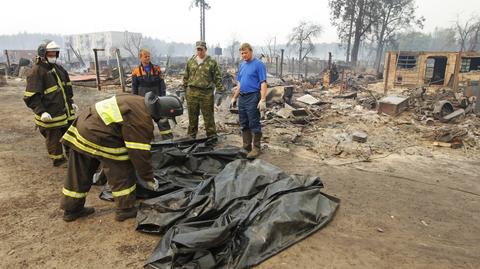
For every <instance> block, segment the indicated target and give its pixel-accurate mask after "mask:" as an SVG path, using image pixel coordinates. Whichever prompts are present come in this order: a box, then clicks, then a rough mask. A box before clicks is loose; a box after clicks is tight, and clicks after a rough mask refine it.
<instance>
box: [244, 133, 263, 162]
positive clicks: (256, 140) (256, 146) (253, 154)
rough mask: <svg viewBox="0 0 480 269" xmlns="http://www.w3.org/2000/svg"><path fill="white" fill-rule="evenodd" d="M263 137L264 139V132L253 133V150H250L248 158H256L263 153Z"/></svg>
mask: <svg viewBox="0 0 480 269" xmlns="http://www.w3.org/2000/svg"><path fill="white" fill-rule="evenodd" d="M261 139H262V133H256V134H253V148H252V151H250V152H249V153H248V154H247V159H255V158H257V157H258V156H259V155H260V153H261V150H260V140H261Z"/></svg>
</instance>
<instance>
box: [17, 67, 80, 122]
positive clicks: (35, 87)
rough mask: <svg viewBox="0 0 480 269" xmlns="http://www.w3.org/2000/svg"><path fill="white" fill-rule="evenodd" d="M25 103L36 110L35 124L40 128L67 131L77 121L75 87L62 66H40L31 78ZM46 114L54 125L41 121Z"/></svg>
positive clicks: (35, 69)
mask: <svg viewBox="0 0 480 269" xmlns="http://www.w3.org/2000/svg"><path fill="white" fill-rule="evenodd" d="M23 101H24V102H25V104H26V105H27V106H28V107H29V108H30V109H32V111H33V113H34V121H35V124H36V125H37V126H39V127H43V128H58V127H63V126H66V125H67V124H68V121H73V120H74V119H75V112H74V110H73V108H72V103H73V91H72V83H71V82H70V78H69V76H68V73H67V71H65V69H63V67H61V66H60V65H57V64H49V63H44V62H40V63H36V64H35V65H34V66H33V67H32V70H31V71H30V73H29V74H28V76H27V87H26V90H25V93H24V96H23ZM44 112H48V113H49V114H50V115H51V116H52V120H51V121H42V120H41V116H42V114H43V113H44Z"/></svg>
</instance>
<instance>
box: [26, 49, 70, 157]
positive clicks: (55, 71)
mask: <svg viewBox="0 0 480 269" xmlns="http://www.w3.org/2000/svg"><path fill="white" fill-rule="evenodd" d="M37 53H38V56H37V58H36V61H35V64H34V65H33V67H32V70H31V72H30V73H29V75H28V76H27V87H26V90H25V94H24V96H23V100H24V101H25V104H26V105H27V106H28V107H29V108H30V109H32V111H33V113H34V117H35V119H34V121H35V124H36V126H38V128H39V130H40V133H41V134H42V135H43V136H44V137H45V140H46V141H45V142H46V146H47V151H48V156H49V157H50V158H51V159H52V160H53V165H54V166H60V165H61V164H63V163H64V162H65V157H64V155H63V149H62V144H61V143H60V138H61V137H62V135H63V134H64V133H65V131H66V130H67V128H68V126H69V125H70V124H71V123H72V121H73V120H74V119H75V114H76V112H77V111H78V107H77V105H75V103H74V102H73V91H72V83H71V82H70V78H69V76H68V73H67V71H66V70H65V69H64V68H63V67H62V66H61V65H59V64H58V63H57V59H58V56H59V53H60V47H59V46H58V45H57V43H55V41H47V42H45V43H43V44H41V45H40V46H39V47H38V49H37Z"/></svg>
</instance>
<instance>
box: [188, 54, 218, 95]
mask: <svg viewBox="0 0 480 269" xmlns="http://www.w3.org/2000/svg"><path fill="white" fill-rule="evenodd" d="M183 87H184V88H185V89H186V88H188V87H195V88H200V89H212V90H213V89H214V88H216V90H217V91H219V92H223V85H222V74H221V72H220V68H219V67H218V64H217V61H215V60H214V59H212V57H210V56H208V55H207V57H205V60H204V61H203V63H201V64H198V63H197V60H196V56H192V57H191V58H190V59H189V60H188V62H187V66H186V67H185V74H184V75H183Z"/></svg>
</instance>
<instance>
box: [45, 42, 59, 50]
mask: <svg viewBox="0 0 480 269" xmlns="http://www.w3.org/2000/svg"><path fill="white" fill-rule="evenodd" d="M45 48H46V51H47V52H48V51H55V52H60V46H59V45H58V44H57V43H56V42H55V41H50V42H48V43H47V46H46V47H45Z"/></svg>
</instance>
